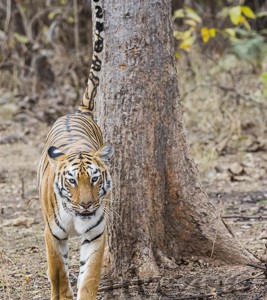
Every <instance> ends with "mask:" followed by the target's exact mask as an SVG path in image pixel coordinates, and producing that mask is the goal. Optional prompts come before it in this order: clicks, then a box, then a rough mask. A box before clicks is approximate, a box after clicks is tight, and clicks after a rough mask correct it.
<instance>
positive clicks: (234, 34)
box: [224, 28, 236, 39]
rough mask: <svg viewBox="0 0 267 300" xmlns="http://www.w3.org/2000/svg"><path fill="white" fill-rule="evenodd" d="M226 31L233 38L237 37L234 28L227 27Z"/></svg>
mask: <svg viewBox="0 0 267 300" xmlns="http://www.w3.org/2000/svg"><path fill="white" fill-rule="evenodd" d="M224 32H225V33H226V34H227V35H228V36H229V37H230V38H232V39H235V38H236V32H235V30H234V29H233V28H225V29H224Z"/></svg>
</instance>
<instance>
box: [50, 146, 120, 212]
mask: <svg viewBox="0 0 267 300" xmlns="http://www.w3.org/2000/svg"><path fill="white" fill-rule="evenodd" d="M113 153H114V150H113V146H112V145H111V144H105V145H104V146H103V147H102V148H100V150H98V151H97V152H96V153H87V152H80V153H74V154H69V155H66V154H64V153H63V152H61V151H60V150H59V149H58V148H56V147H50V148H49V149H48V157H49V161H50V164H51V165H52V167H53V168H55V179H54V191H55V194H56V195H57V197H58V198H60V199H62V203H63V206H64V207H65V209H66V210H68V211H69V212H70V213H72V214H74V215H79V216H82V217H86V216H91V215H93V214H94V213H95V212H96V210H97V209H98V208H99V207H100V206H105V204H107V203H106V201H108V199H106V198H105V195H107V194H108V193H110V191H111V188H112V182H111V176H110V174H109V172H108V169H107V167H106V164H105V163H106V162H107V161H108V160H109V159H110V158H111V157H112V155H113Z"/></svg>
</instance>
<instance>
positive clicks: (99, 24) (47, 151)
mask: <svg viewBox="0 0 267 300" xmlns="http://www.w3.org/2000/svg"><path fill="white" fill-rule="evenodd" d="M92 6H93V10H92V11H93V12H95V17H94V22H95V28H94V54H93V60H92V66H91V69H90V74H89V79H88V83H87V87H86V90H85V93H84V95H83V99H82V102H81V105H80V106H79V108H78V111H77V113H75V114H70V115H67V116H63V117H61V118H59V119H58V120H57V121H56V122H55V124H54V125H53V127H52V129H51V130H50V132H49V134H48V136H47V139H46V142H45V148H44V151H43V154H42V157H41V161H40V164H39V168H38V184H39V193H40V200H41V205H42V212H43V217H44V221H45V242H46V252H47V261H48V275H49V278H50V283H51V300H63V299H73V293H72V289H71V287H70V283H69V278H68V277H69V275H68V238H69V237H70V236H74V235H78V236H81V251H80V273H79V278H78V295H77V300H85V299H86V300H94V299H96V294H97V290H98V285H99V280H100V272H101V265H102V260H103V253H104V247H105V219H106V218H105V215H106V211H107V209H108V206H109V202H110V192H111V187H112V182H111V177H110V174H109V171H108V169H107V166H106V162H107V161H108V160H109V159H110V158H111V157H112V155H113V147H112V145H111V144H109V143H107V144H104V142H103V136H102V132H101V130H100V128H99V127H98V125H97V124H96V123H95V122H94V120H93V113H94V104H95V96H96V93H97V88H98V85H99V77H98V76H99V72H100V70H101V61H102V60H101V59H102V58H101V56H102V52H103V36H102V34H103V8H102V1H101V0H92Z"/></svg>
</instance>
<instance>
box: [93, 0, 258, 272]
mask: <svg viewBox="0 0 267 300" xmlns="http://www.w3.org/2000/svg"><path fill="white" fill-rule="evenodd" d="M104 10H105V47H106V49H105V53H106V56H105V60H104V63H103V76H102V81H101V84H100V93H99V94H98V98H97V99H98V100H97V116H98V120H99V122H98V123H99V124H100V126H101V127H102V129H103V131H104V134H105V139H106V140H109V141H111V142H112V143H113V144H114V146H115V149H116V155H115V159H114V162H113V168H112V169H113V170H112V175H113V176H112V177H113V182H114V188H113V191H114V192H113V201H114V203H113V211H115V213H114V222H112V223H111V224H110V228H109V246H110V256H109V259H110V261H109V264H110V265H109V266H110V269H109V271H110V274H112V275H114V276H117V277H118V276H123V277H126V276H131V275H138V276H139V277H147V276H155V275H157V274H158V272H159V269H158V266H159V265H161V264H162V263H166V261H168V258H170V259H173V260H175V261H177V260H179V259H181V258H188V257H191V256H192V255H193V256H195V257H196V256H199V257H206V258H209V257H210V255H211V252H212V248H213V242H214V240H215V239H216V243H215V248H214V253H213V259H217V260H220V261H222V262H226V263H232V264H236V263H244V262H247V261H248V260H250V259H252V257H251V256H250V255H249V253H247V252H246V251H245V250H244V249H243V248H242V247H241V246H240V245H238V243H237V242H236V240H235V239H234V238H233V237H232V236H231V235H230V234H229V232H228V231H227V229H226V227H225V226H224V224H223V222H222V221H221V219H220V218H218V216H217V213H216V209H215V208H214V207H213V206H212V204H211V203H210V202H209V200H208V197H207V195H206V193H205V191H204V189H203V187H202V186H201V183H200V179H199V176H198V171H197V169H196V166H195V164H194V162H193V160H192V157H191V155H190V153H189V150H188V146H187V143H186V136H185V131H184V127H183V120H182V110H181V106H180V104H179V92H178V87H177V74H176V68H175V61H174V43H173V38H172V26H171V1H169V0H146V1H141V0H138V1H132V0H106V1H105V7H104ZM178 78H179V70H178ZM117 214H118V215H119V217H116V215H117Z"/></svg>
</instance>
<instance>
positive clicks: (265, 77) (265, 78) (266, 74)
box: [260, 72, 267, 83]
mask: <svg viewBox="0 0 267 300" xmlns="http://www.w3.org/2000/svg"><path fill="white" fill-rule="evenodd" d="M260 79H261V81H263V82H265V83H267V72H263V73H262V74H261V76H260Z"/></svg>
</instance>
